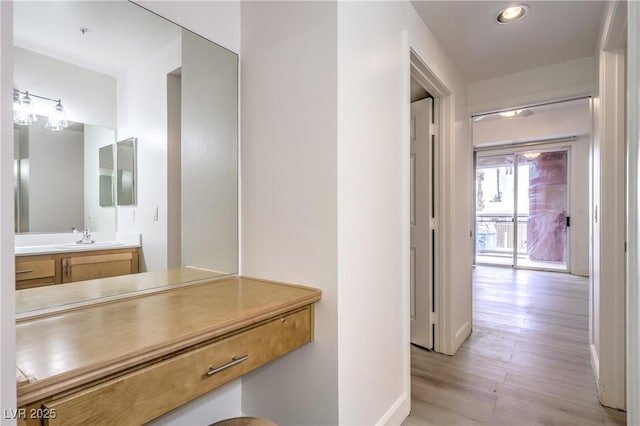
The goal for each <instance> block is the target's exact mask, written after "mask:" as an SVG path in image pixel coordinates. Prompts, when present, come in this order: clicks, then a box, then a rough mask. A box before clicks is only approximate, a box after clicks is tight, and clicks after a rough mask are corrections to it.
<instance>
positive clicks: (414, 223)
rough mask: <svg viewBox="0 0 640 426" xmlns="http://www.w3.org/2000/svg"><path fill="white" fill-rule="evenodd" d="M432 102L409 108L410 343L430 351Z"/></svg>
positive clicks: (433, 140) (431, 307) (432, 221)
mask: <svg viewBox="0 0 640 426" xmlns="http://www.w3.org/2000/svg"><path fill="white" fill-rule="evenodd" d="M432 123H433V98H426V99H423V100H420V101H416V102H413V103H412V104H411V343H413V344H415V345H418V346H422V347H424V348H428V349H433V322H432V312H433V278H434V274H433V272H434V269H433V258H434V257H433V255H434V250H433V248H434V246H433V241H434V238H433V237H434V226H433V224H434V219H433V216H434V209H433V176H434V175H433V153H434V152H435V151H434V149H435V146H434V144H435V139H434V133H435V132H434V125H433V124H432Z"/></svg>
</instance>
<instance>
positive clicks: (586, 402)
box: [403, 266, 625, 426]
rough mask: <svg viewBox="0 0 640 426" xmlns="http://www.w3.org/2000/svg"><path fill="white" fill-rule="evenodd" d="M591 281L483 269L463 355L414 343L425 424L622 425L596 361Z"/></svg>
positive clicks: (414, 381) (411, 424) (416, 387)
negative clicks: (603, 400) (598, 378)
mask: <svg viewBox="0 0 640 426" xmlns="http://www.w3.org/2000/svg"><path fill="white" fill-rule="evenodd" d="M588 302H589V294H588V279H587V278H581V277H577V276H573V275H569V274H561V273H553V272H539V271H528V270H514V269H511V268H500V267H487V266H483V267H480V266H478V267H476V268H474V271H473V333H472V334H471V336H470V337H469V339H468V340H467V341H466V342H465V343H464V344H463V345H462V347H461V348H460V349H459V351H458V353H457V354H456V355H455V356H454V357H449V356H446V355H441V354H436V353H432V352H426V351H424V350H422V349H418V348H416V347H413V346H412V348H411V374H412V375H411V392H412V401H411V415H410V416H409V417H408V418H407V420H406V421H405V422H404V423H403V425H405V426H416V425H428V424H439V425H479V424H483V425H498V424H502V425H515V424H519V425H533V424H547V425H623V424H625V414H624V413H622V412H619V411H616V410H611V409H608V408H604V407H602V406H601V405H600V404H599V403H598V401H597V397H596V390H595V382H594V378H593V373H592V369H591V365H590V360H589V349H588V333H589V326H588V315H589V307H588Z"/></svg>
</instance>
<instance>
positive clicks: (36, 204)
mask: <svg viewBox="0 0 640 426" xmlns="http://www.w3.org/2000/svg"><path fill="white" fill-rule="evenodd" d="M28 132H29V232H53V231H56V232H71V228H72V227H74V228H77V229H82V227H83V226H84V134H83V132H82V131H77V130H68V129H65V130H62V131H59V132H53V131H51V130H47V129H45V128H44V124H43V123H40V122H39V121H38V122H36V123H34V124H32V125H31V126H29V128H28ZM96 170H97V169H96ZM96 190H97V187H96Z"/></svg>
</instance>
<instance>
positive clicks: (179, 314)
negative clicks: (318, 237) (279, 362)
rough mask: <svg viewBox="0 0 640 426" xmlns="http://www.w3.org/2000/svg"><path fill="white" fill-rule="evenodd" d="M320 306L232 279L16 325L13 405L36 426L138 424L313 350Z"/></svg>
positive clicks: (267, 285) (277, 288) (284, 288)
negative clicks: (32, 416)
mask: <svg viewBox="0 0 640 426" xmlns="http://www.w3.org/2000/svg"><path fill="white" fill-rule="evenodd" d="M320 297H321V292H320V291H319V290H317V289H312V288H308V287H301V286H294V285H286V284H280V283H273V282H269V281H262V280H257V279H253V278H244V277H237V276H235V277H224V278H220V279H217V280H211V281H210V282H205V283H198V284H193V285H190V286H187V287H182V288H175V289H171V290H169V291H163V292H159V293H155V294H151V295H143V296H137V297H132V298H130V299H125V300H119V301H116V302H113V303H106V304H98V305H95V306H88V307H85V308H81V309H79V310H77V309H76V310H72V311H69V312H66V313H65V312H59V313H55V314H52V315H49V316H44V317H42V316H36V317H34V318H33V319H26V320H20V321H19V322H18V324H17V329H16V331H17V367H18V369H19V371H21V372H24V375H23V377H24V378H25V379H24V380H23V381H21V382H20V381H19V382H18V404H19V406H21V407H23V408H24V410H25V411H24V412H25V413H32V412H37V413H40V414H42V416H41V417H40V418H39V419H37V423H36V424H45V425H71V424H118V425H139V424H144V423H146V422H149V421H151V420H153V419H155V418H157V417H159V416H161V415H163V414H165V413H167V412H169V411H171V410H173V409H175V408H177V407H179V406H181V405H183V404H186V403H187V402H189V401H192V400H194V399H196V398H198V397H199V396H201V395H203V394H205V393H207V392H210V391H211V390H213V389H216V388H218V387H220V386H222V385H223V384H225V383H228V382H230V381H232V380H234V379H236V378H238V377H240V376H242V375H243V374H246V373H248V372H250V371H252V370H254V369H256V368H258V367H260V366H262V365H264V364H265V363H268V362H269V361H272V360H274V359H275V358H278V357H280V356H282V355H284V354H286V353H288V352H290V351H292V350H294V349H296V348H298V347H300V346H302V345H304V344H306V343H309V342H311V341H312V340H313V335H314V333H313V324H314V321H313V318H314V303H316V302H317V301H318V300H319V299H320ZM133 336H137V337H136V338H133ZM52 340H55V341H56V344H57V350H56V351H53V352H51V351H38V350H37V348H38V347H48V346H47V345H48V343H49V341H52ZM62 355H64V357H65V358H64V361H65V363H64V366H63V367H62V366H61V365H59V363H58V364H56V360H59V359H58V358H59V357H60V356H62ZM123 407H126V409H125V408H123ZM34 410H35V411H34ZM28 424H32V423H28Z"/></svg>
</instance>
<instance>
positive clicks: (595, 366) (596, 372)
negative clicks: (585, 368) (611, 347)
mask: <svg viewBox="0 0 640 426" xmlns="http://www.w3.org/2000/svg"><path fill="white" fill-rule="evenodd" d="M589 352H591V369H592V370H593V376H594V377H595V378H596V388H599V383H600V361H599V360H598V352H597V351H596V347H595V346H594V345H589Z"/></svg>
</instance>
